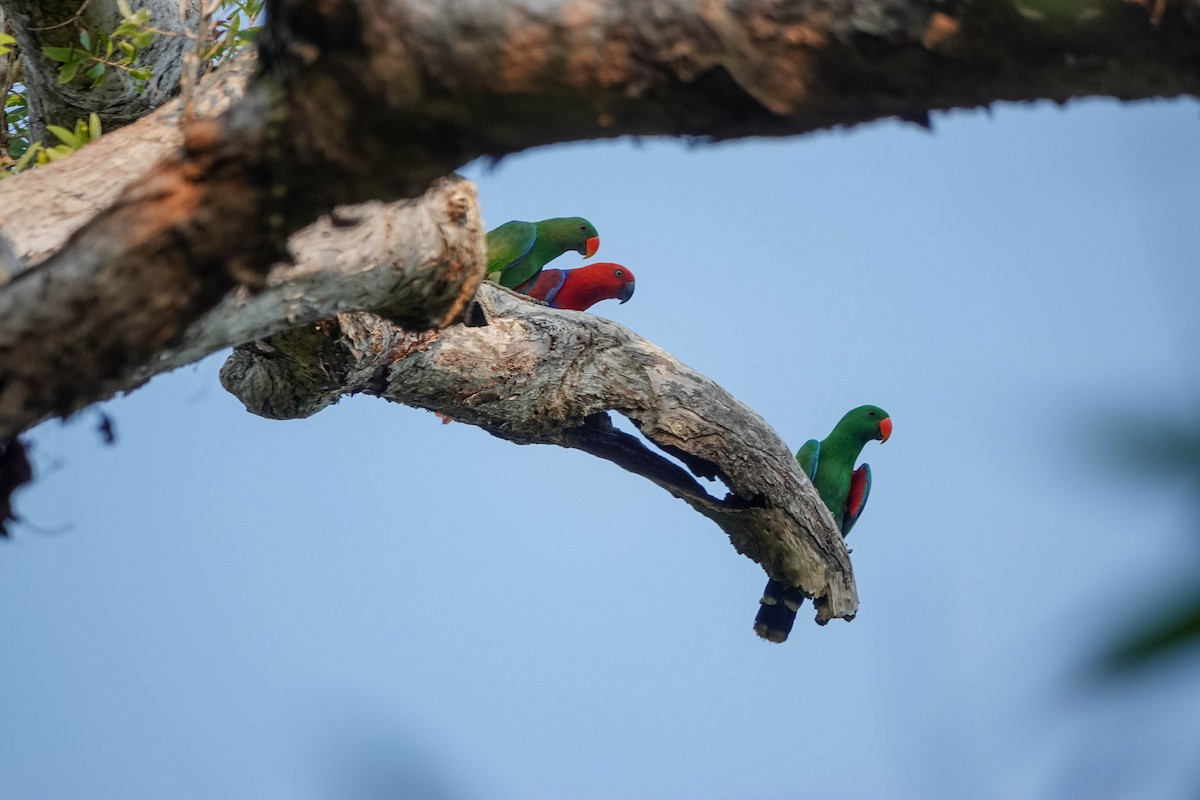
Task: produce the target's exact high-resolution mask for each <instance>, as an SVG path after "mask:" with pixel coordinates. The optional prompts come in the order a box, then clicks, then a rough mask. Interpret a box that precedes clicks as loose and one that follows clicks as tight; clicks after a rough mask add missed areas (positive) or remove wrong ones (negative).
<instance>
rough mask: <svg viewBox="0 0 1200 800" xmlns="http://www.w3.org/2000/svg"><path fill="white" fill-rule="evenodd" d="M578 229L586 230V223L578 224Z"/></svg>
mask: <svg viewBox="0 0 1200 800" xmlns="http://www.w3.org/2000/svg"><path fill="white" fill-rule="evenodd" d="M579 230H581V231H586V230H587V225H580V226H579Z"/></svg>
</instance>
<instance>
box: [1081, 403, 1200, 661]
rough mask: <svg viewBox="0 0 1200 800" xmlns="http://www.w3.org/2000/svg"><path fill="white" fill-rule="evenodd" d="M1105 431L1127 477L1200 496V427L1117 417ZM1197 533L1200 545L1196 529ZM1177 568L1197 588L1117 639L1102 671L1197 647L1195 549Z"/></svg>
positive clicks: (1199, 584)
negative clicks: (1178, 486)
mask: <svg viewBox="0 0 1200 800" xmlns="http://www.w3.org/2000/svg"><path fill="white" fill-rule="evenodd" d="M1109 430H1110V431H1112V432H1113V433H1111V434H1110V435H1111V437H1112V438H1111V439H1110V441H1111V443H1112V449H1111V451H1110V452H1109V453H1108V454H1107V456H1108V457H1109V458H1111V459H1112V460H1113V461H1115V462H1116V463H1117V464H1118V465H1119V466H1120V468H1121V471H1122V472H1123V474H1124V475H1125V476H1126V477H1127V478H1142V479H1146V480H1153V481H1155V482H1156V483H1163V484H1170V483H1179V484H1182V486H1183V488H1184V489H1185V491H1187V492H1188V493H1189V496H1190V497H1192V498H1194V499H1200V427H1196V426H1194V425H1190V424H1187V423H1172V422H1163V421H1160V420H1154V421H1147V420H1137V419H1135V420H1121V421H1117V422H1116V423H1115V424H1113V425H1111V426H1110V428H1109ZM1196 534H1197V544H1198V545H1200V530H1197V531H1196ZM1184 562H1185V564H1186V559H1184ZM1181 572H1182V577H1183V578H1184V579H1185V582H1186V583H1187V584H1188V585H1191V586H1194V587H1196V588H1194V589H1190V590H1188V591H1187V592H1186V593H1184V594H1183V595H1182V596H1179V597H1176V598H1174V599H1173V600H1172V601H1171V602H1170V610H1169V611H1167V612H1166V613H1160V615H1159V616H1158V618H1157V619H1151V620H1150V621H1149V622H1147V623H1146V624H1143V625H1141V626H1139V628H1138V630H1136V631H1130V632H1128V633H1127V634H1125V635H1124V636H1123V637H1122V638H1120V639H1119V640H1118V641H1117V642H1116V643H1115V644H1114V645H1113V647H1112V648H1111V650H1110V651H1109V652H1108V653H1107V654H1106V655H1105V656H1104V657H1103V659H1102V662H1101V667H1102V669H1103V670H1104V672H1105V673H1107V674H1109V675H1113V676H1117V675H1128V674H1131V673H1135V672H1138V671H1140V670H1141V669H1142V668H1144V667H1147V666H1150V665H1153V664H1157V663H1159V662H1160V661H1163V660H1165V659H1167V658H1168V657H1173V656H1175V655H1177V654H1181V653H1183V652H1184V651H1186V650H1189V649H1192V648H1195V647H1197V646H1200V547H1198V548H1197V550H1196V551H1195V552H1193V554H1192V559H1191V564H1190V566H1186V567H1184V568H1182V569H1181Z"/></svg>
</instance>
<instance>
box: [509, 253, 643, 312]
mask: <svg viewBox="0 0 1200 800" xmlns="http://www.w3.org/2000/svg"><path fill="white" fill-rule="evenodd" d="M633 287H634V279H633V273H632V272H630V271H629V267H623V266H621V265H620V264H613V263H610V262H608V261H597V262H595V263H593V264H588V265H586V266H583V267H576V268H575V269H544V270H542V272H541V274H540V275H538V276H537V277H536V278H531V279H529V280H527V281H525V283H522V284H521V285H520V286H518V287H517V291H518V292H520V293H521V294H527V295H529V296H530V297H533V298H535V299H537V300H542V301H544V302H545V303H546V305H548V306H550V307H551V308H569V309H571V310H572V311H587V310H588V309H589V308H591V307H592V306H594V305H595V304H596V303H599V302H600V301H601V300H620V301H621V302H622V303H624V302H625V301H626V300H628V299H629V298H631V297H633Z"/></svg>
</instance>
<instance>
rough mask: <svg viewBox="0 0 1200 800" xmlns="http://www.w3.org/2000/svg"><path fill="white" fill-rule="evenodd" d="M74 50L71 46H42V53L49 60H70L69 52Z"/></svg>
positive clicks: (63, 61)
mask: <svg viewBox="0 0 1200 800" xmlns="http://www.w3.org/2000/svg"><path fill="white" fill-rule="evenodd" d="M74 52H75V48H73V47H43V48H42V55H44V56H45V57H46V58H48V59H50V60H51V61H58V62H60V63H64V64H65V63H66V62H68V61H70V60H71V54H72V53H74Z"/></svg>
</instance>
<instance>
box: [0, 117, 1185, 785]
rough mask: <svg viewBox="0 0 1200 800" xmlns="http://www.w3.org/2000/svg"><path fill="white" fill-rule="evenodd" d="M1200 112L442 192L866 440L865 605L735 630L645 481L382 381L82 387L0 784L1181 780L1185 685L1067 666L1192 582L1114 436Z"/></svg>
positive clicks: (706, 545) (713, 556)
mask: <svg viewBox="0 0 1200 800" xmlns="http://www.w3.org/2000/svg"><path fill="white" fill-rule="evenodd" d="M1198 127H1200V116H1198V105H1197V103H1195V102H1193V101H1187V102H1171V103H1168V102H1159V103H1143V104H1136V105H1119V104H1117V103H1114V102H1108V101H1093V102H1086V103H1078V104H1072V105H1071V106H1070V107H1068V108H1066V109H1062V108H1059V107H1056V106H1053V105H1049V104H1038V105H1033V106H1005V107H1001V108H998V109H997V110H996V111H995V112H994V113H992V114H990V115H989V114H985V113H982V112H975V113H954V114H949V115H940V116H937V117H935V119H934V131H933V132H932V133H928V132H924V131H922V130H920V129H918V128H915V127H913V126H904V125H899V124H892V123H884V124H877V125H872V126H866V127H861V128H857V129H854V130H852V131H838V132H832V133H823V134H819V135H815V136H810V137H805V138H799V139H789V140H783V141H762V140H758V141H750V142H742V143H732V144H724V145H720V146H688V145H686V144H682V143H679V142H665V141H643V142H630V141H619V142H612V143H596V144H587V145H576V146H567V147H557V148H550V149H545V150H540V151H536V152H532V153H529V154H525V155H521V156H517V157H514V158H510V159H506V160H504V161H503V162H502V163H501V164H500V165H498V166H497V167H495V168H484V167H480V166H472V167H471V168H469V169H468V170H467V171H466V172H467V174H468V175H469V176H470V177H472V178H473V179H475V180H477V181H478V185H479V189H480V195H481V201H482V207H483V211H484V215H485V219H486V221H487V223H488V224H489V225H490V226H494V225H498V224H500V223H502V222H504V221H506V220H508V219H513V218H521V219H539V218H542V217H547V216H556V215H565V214H580V215H584V216H586V217H588V218H589V219H591V220H592V222H593V223H595V225H596V226H597V228H598V229H599V230H600V234H601V240H602V244H601V248H600V251H599V253H598V254H597V259H603V260H606V261H618V262H622V263H625V264H627V265H628V266H630V267H631V268H632V269H633V270H634V271H635V273H636V275H637V278H638V288H637V294H636V296H635V297H634V298H633V300H632V301H630V302H629V303H628V304H625V305H621V306H618V305H617V304H615V303H606V304H602V305H600V306H597V307H596V309H595V310H596V312H597V313H600V314H602V315H605V316H609V317H611V318H613V319H615V320H618V321H619V322H621V323H623V324H626V325H628V326H629V327H631V328H632V329H633V330H635V331H637V332H638V333H640V334H641V335H643V336H645V337H646V338H648V339H650V340H651V341H653V342H655V343H656V344H658V345H660V346H662V347H664V348H665V349H667V350H668V351H670V352H672V353H673V354H674V355H676V356H677V357H678V358H680V359H681V360H683V361H684V362H686V363H687V364H689V365H690V366H692V367H695V368H697V369H699V370H701V371H702V372H705V373H706V374H708V375H709V376H711V377H713V378H714V379H715V380H717V381H718V382H719V383H721V384H722V385H723V386H724V387H725V388H726V389H728V390H730V391H731V392H733V393H734V394H735V395H737V396H738V397H740V398H741V399H742V400H744V401H745V402H747V403H748V404H750V405H751V406H752V407H753V408H755V409H756V410H757V411H758V412H759V413H761V414H762V415H763V416H764V417H765V418H766V419H767V420H768V421H769V422H770V423H771V424H772V425H773V426H774V427H775V429H776V430H777V431H778V432H779V433H780V435H781V436H782V437H783V438H784V440H785V441H787V442H788V443H789V444H790V445H791V446H792V447H793V448H795V447H798V446H799V445H800V444H801V443H803V441H804V440H805V439H807V438H810V437H814V436H823V435H824V434H825V433H827V432H828V430H829V428H830V427H831V426H832V425H833V423H834V422H835V421H836V420H837V419H838V417H839V416H840V415H841V414H842V413H843V412H844V411H845V410H846V409H848V408H850V407H851V406H854V405H858V404H861V403H875V404H878V405H881V406H883V407H884V408H886V409H887V410H888V411H889V412H890V413H891V414H892V417H893V419H894V422H895V432H894V434H893V436H892V438H891V439H890V440H889V441H888V442H887V443H886V444H885V445H882V446H880V445H877V444H874V443H873V444H871V445H868V447H867V449H866V450H865V451H864V458H865V459H866V460H868V461H870V463H871V465H872V470H873V473H874V486H873V489H872V496H871V500H870V504H869V506H868V508H867V510H866V513H865V514H864V516H863V518H862V520H861V521H860V522H859V523H858V525H857V526H856V528H855V531H854V535H853V537H852V538H851V540H850V545H851V547H852V548H853V550H854V555H853V560H854V566H855V570H856V576H857V580H858V586H859V594H860V598H861V609H860V613H859V616H858V618H857V619H855V620H854V621H853V622H852V623H849V624H847V623H842V622H835V623H831V624H830V625H829V626H827V627H825V628H818V627H816V626H815V625H812V624H811V622H810V621H809V620H810V619H811V616H805V615H802V617H801V622H800V623H799V624H798V626H797V629H796V631H795V632H794V633H793V634H792V637H791V639H790V640H789V641H788V642H787V643H786V644H785V645H782V646H772V645H768V644H766V643H763V642H761V641H759V640H758V639H756V637H755V636H754V635H753V633H752V632H751V628H750V624H751V621H752V620H753V617H754V612H755V608H756V602H757V599H758V596H759V591H760V590H761V588H762V583H763V576H762V572H761V570H760V569H759V568H758V567H757V566H756V565H755V564H753V563H751V562H750V561H748V560H746V559H744V558H742V557H740V556H738V555H737V554H736V553H735V552H734V551H733V549H732V548H731V547H730V546H729V544H728V541H727V540H726V539H725V537H724V536H723V534H722V533H721V532H720V530H719V529H718V528H716V527H715V526H714V525H713V524H712V523H710V522H708V521H707V520H705V519H703V518H702V517H700V516H699V515H697V514H695V513H693V512H691V511H690V510H689V509H688V507H687V506H686V505H685V504H683V503H682V502H680V501H677V500H675V499H673V498H671V497H670V496H669V495H668V494H666V493H665V492H663V491H661V490H659V489H657V488H655V487H654V486H652V485H650V484H649V483H647V482H645V481H643V480H640V479H638V478H636V477H634V476H632V475H630V474H628V473H625V472H622V471H620V470H619V469H617V468H616V467H614V466H612V465H610V464H608V463H602V462H599V461H597V460H594V459H590V458H588V457H586V456H584V455H583V454H581V453H577V452H573V451H567V450H562V449H559V448H551V447H518V446H515V445H512V444H508V443H505V442H501V441H499V440H496V439H494V438H492V437H490V436H488V435H487V434H485V433H483V432H481V431H479V430H477V429H474V428H471V427H469V426H466V425H461V424H452V425H447V426H443V425H441V424H440V423H438V421H437V420H436V419H435V418H434V417H433V416H432V415H431V414H428V413H426V412H422V411H418V410H414V409H409V408H406V407H402V406H397V405H392V404H387V403H384V402H382V401H378V400H371V399H368V398H351V399H347V400H343V401H342V402H341V403H340V404H339V405H337V406H336V407H334V408H331V409H329V410H326V411H324V412H322V413H321V414H319V415H317V416H315V417H313V418H312V419H309V420H303V421H293V422H272V421H268V420H262V419H258V418H256V417H253V416H251V415H249V414H247V413H246V412H245V411H244V410H243V409H242V408H241V406H240V404H239V403H238V402H237V401H236V400H235V399H234V398H233V397H231V396H229V395H227V394H226V393H225V392H224V391H223V390H222V389H221V388H220V386H219V384H218V383H217V380H216V373H217V370H218V369H219V366H220V363H221V360H222V357H221V356H217V357H214V358H210V359H208V360H206V361H204V362H202V363H200V364H198V365H195V366H191V367H187V368H184V369H181V370H179V371H177V372H175V373H173V374H171V375H169V376H164V377H161V378H158V379H156V380H155V381H154V382H153V383H152V384H151V385H150V386H148V387H146V388H144V389H142V390H140V391H138V392H136V393H134V394H133V395H131V396H129V397H127V398H122V399H119V400H116V401H113V402H110V403H107V404H105V406H104V408H105V410H106V411H107V413H109V414H110V415H111V416H112V417H113V419H114V421H115V424H116V428H117V435H118V442H117V444H116V446H114V447H106V446H104V445H102V444H101V443H100V441H99V436H98V435H97V434H96V433H95V431H94V426H95V422H96V417H95V415H94V414H93V413H91V412H87V413H84V414H81V415H79V417H78V418H77V419H76V420H75V421H73V422H71V423H70V424H67V425H65V426H64V425H60V424H58V423H53V424H50V425H46V426H43V427H42V428H41V429H39V430H38V431H37V432H36V433H35V434H34V437H33V438H34V443H35V445H34V446H35V448H36V449H35V456H36V463H37V465H38V468H39V480H38V482H37V484H36V485H35V486H34V487H32V488H31V489H28V490H26V491H25V492H24V493H23V494H21V495H20V496H19V502H20V506H19V508H20V511H21V513H22V514H23V515H24V516H25V517H26V518H27V519H28V520H30V522H31V523H32V525H34V526H37V528H38V529H41V532H39V531H38V530H35V529H34V528H33V527H32V526H30V527H25V528H22V529H18V531H17V536H16V538H15V539H14V540H13V541H11V542H8V543H5V544H3V546H0V607H3V608H4V609H5V614H4V616H3V622H2V623H0V637H2V639H3V641H4V648H3V652H4V672H5V678H6V680H5V681H4V682H3V684H2V685H0V737H2V738H3V740H4V741H5V746H4V747H3V748H0V797H6V798H7V797H12V798H21V800H59V799H60V798H64V799H65V798H82V797H87V798H89V800H108V799H109V798H112V800H117V799H118V798H122V799H124V798H138V797H171V798H176V799H179V800H186V799H188V798H211V797H229V798H289V799H290V798H301V799H307V798H314V800H317V799H320V798H338V799H339V800H340V798H346V799H347V800H356V799H357V798H363V799H364V800H366V799H367V798H384V797H421V798H441V797H445V798H498V799H499V800H518V799H522V800H524V799H527V798H532V799H533V800H540V799H542V798H544V799H546V800H551V799H552V798H576V799H578V800H591V799H593V798H594V799H596V800H599V799H600V798H612V797H622V798H713V799H714V800H716V799H717V798H750V797H754V798H792V797H796V798H800V797H804V798H814V797H818V798H819V797H833V796H839V797H863V798H865V797H871V798H913V799H914V800H915V799H917V798H922V799H924V798H962V797H973V798H981V799H982V800H989V799H990V798H1005V800H1007V799H1008V798H1051V797H1053V798H1062V797H1088V798H1138V799H1139V800H1144V799H1146V798H1164V799H1165V798H1175V797H1180V796H1184V795H1187V796H1195V792H1196V791H1197V787H1198V786H1200V769H1198V768H1196V767H1195V763H1196V762H1195V753H1196V752H1197V747H1198V746H1200V722H1197V720H1200V697H1198V696H1197V692H1196V691H1195V683H1194V679H1191V680H1190V679H1189V678H1190V677H1191V676H1190V675H1189V672H1190V673H1191V674H1192V675H1194V669H1195V661H1194V660H1191V661H1180V662H1178V663H1171V664H1168V665H1164V666H1162V667H1160V668H1158V669H1156V670H1154V671H1153V672H1152V673H1151V674H1150V676H1149V677H1148V678H1147V679H1146V680H1144V681H1141V682H1139V683H1136V684H1129V685H1122V686H1119V687H1117V688H1116V689H1108V690H1104V689H1097V688H1096V686H1095V685H1094V684H1093V683H1092V682H1091V681H1090V680H1089V678H1088V675H1089V673H1088V665H1089V664H1090V663H1091V660H1092V659H1093V658H1094V656H1095V654H1096V653H1097V652H1099V651H1100V650H1102V649H1103V648H1104V646H1105V645H1106V643H1108V642H1110V641H1112V640H1113V638H1114V637H1116V636H1117V635H1118V634H1119V633H1120V632H1121V631H1122V630H1125V629H1127V628H1128V627H1129V626H1136V625H1137V624H1138V621H1139V619H1142V618H1144V616H1145V615H1147V614H1153V613H1154V612H1155V611H1157V610H1161V609H1162V608H1167V607H1170V605H1171V603H1172V601H1173V599H1174V598H1176V597H1177V596H1178V592H1179V591H1180V590H1181V589H1182V588H1184V586H1185V583H1184V581H1185V580H1186V576H1187V573H1186V572H1185V571H1184V569H1185V568H1186V567H1188V566H1191V565H1193V564H1194V563H1195V561H1194V560H1195V558H1196V556H1197V542H1196V535H1195V534H1196V528H1197V520H1196V518H1195V508H1194V505H1193V498H1191V497H1190V496H1189V495H1188V494H1187V493H1186V492H1185V487H1184V486H1183V484H1182V483H1180V484H1178V485H1158V484H1156V483H1153V482H1151V481H1146V480H1141V479H1136V478H1132V477H1131V476H1130V475H1129V474H1128V473H1127V472H1125V471H1123V470H1122V469H1121V467H1120V465H1118V464H1114V463H1112V462H1111V461H1110V460H1109V459H1108V458H1107V457H1106V456H1105V441H1106V439H1107V438H1108V436H1109V435H1110V434H1111V432H1112V431H1111V426H1112V425H1113V424H1114V419H1115V418H1116V416H1117V415H1120V414H1139V415H1145V416H1147V417H1149V418H1152V419H1158V420H1165V421H1189V420H1191V419H1192V415H1193V414H1194V413H1195V408H1196V406H1195V402H1196V396H1197V395H1196V390H1197V386H1196V382H1195V380H1194V377H1193V376H1194V375H1196V374H1197V370H1196V366H1197V365H1196V355H1195V353H1194V352H1193V346H1192V345H1193V343H1194V342H1195V341H1196V339H1197V322H1196V313H1195V310H1194V308H1193V304H1194V302H1195V298H1196V297H1198V296H1200V291H1198V290H1200V277H1198V275H1197V270H1196V268H1195V267H1196V264H1195V262H1196V255H1195V252H1196V248H1195V241H1196V240H1195V224H1196V223H1195V220H1196V210H1197V208H1200V158H1197V156H1196V136H1197V131H1198ZM560 263H561V264H562V265H563V266H575V265H576V264H577V263H579V260H578V258H577V257H576V256H575V255H574V254H568V255H567V256H564V257H563V259H562V260H561V262H557V263H556V266H557V265H559V264H560ZM1135 732H1136V733H1135Z"/></svg>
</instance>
